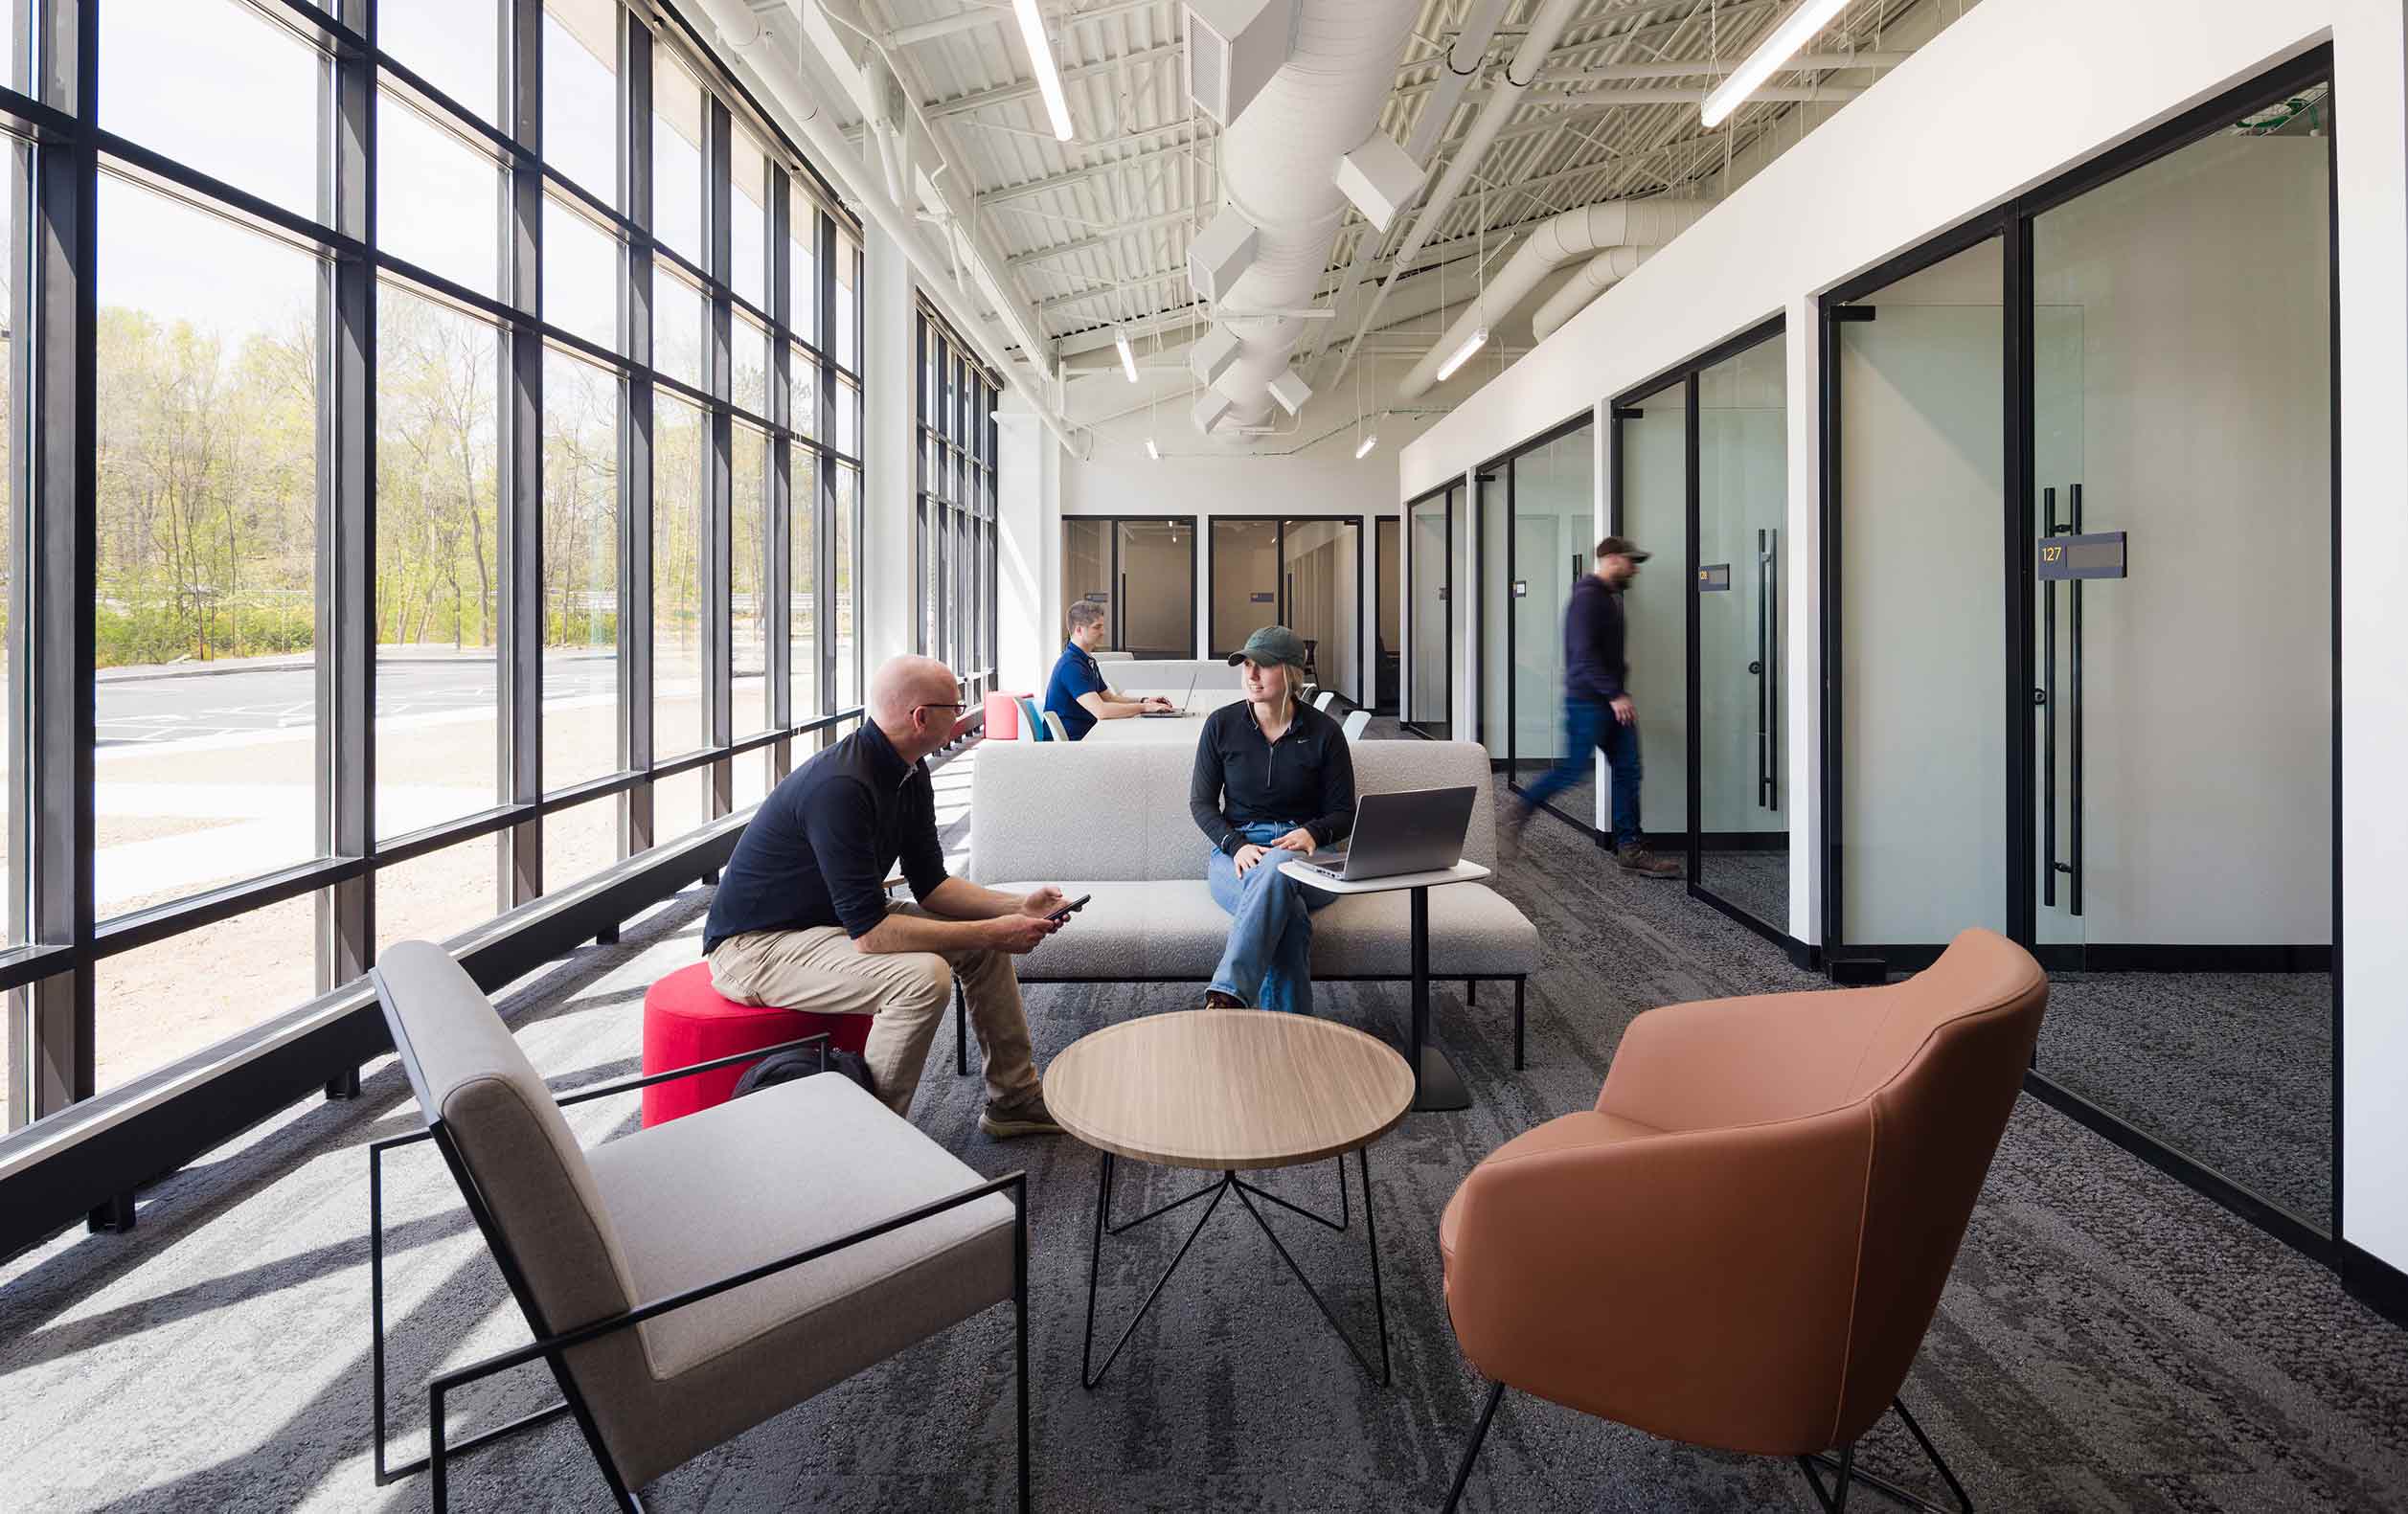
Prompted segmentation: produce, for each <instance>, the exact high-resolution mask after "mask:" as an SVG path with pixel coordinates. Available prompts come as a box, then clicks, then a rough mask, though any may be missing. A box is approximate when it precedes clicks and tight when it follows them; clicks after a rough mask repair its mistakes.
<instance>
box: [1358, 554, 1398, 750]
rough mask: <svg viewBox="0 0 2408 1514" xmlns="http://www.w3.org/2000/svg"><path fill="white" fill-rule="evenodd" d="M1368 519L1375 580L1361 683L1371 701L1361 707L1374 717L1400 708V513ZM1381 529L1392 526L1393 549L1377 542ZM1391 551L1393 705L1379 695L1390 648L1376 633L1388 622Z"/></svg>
mask: <svg viewBox="0 0 2408 1514" xmlns="http://www.w3.org/2000/svg"><path fill="white" fill-rule="evenodd" d="M1371 520H1372V545H1371V559H1372V574H1373V576H1374V580H1375V581H1374V583H1373V585H1372V596H1373V599H1372V652H1371V655H1372V663H1371V665H1370V671H1369V672H1367V673H1366V674H1365V675H1364V680H1363V683H1364V687H1365V688H1367V689H1370V690H1371V691H1372V702H1371V703H1370V704H1369V705H1367V706H1365V707H1364V708H1366V709H1368V710H1370V711H1371V712H1372V713H1374V714H1375V715H1393V714H1396V713H1398V712H1400V711H1402V710H1403V709H1404V677H1403V669H1404V633H1405V621H1404V597H1405V593H1404V591H1405V584H1404V516H1403V515H1402V514H1397V515H1374V516H1373V517H1372V518H1371ZM1382 527H1394V528H1395V529H1396V544H1395V546H1394V547H1393V548H1391V547H1389V546H1387V545H1385V544H1383V543H1382V541H1381V540H1380V528H1382ZM1391 551H1394V552H1395V554H1396V556H1397V645H1396V647H1395V655H1396V658H1397V700H1396V703H1394V704H1391V703H1389V702H1388V701H1387V700H1385V699H1382V698H1381V697H1380V696H1379V678H1380V674H1381V673H1382V672H1383V671H1384V670H1385V669H1384V667H1382V665H1381V661H1380V660H1381V659H1382V658H1384V657H1386V656H1388V655H1389V652H1390V649H1389V648H1388V647H1387V646H1386V645H1384V644H1382V643H1381V640H1380V634H1379V633H1380V628H1381V627H1382V626H1384V625H1386V624H1387V623H1388V554H1389V553H1390V552H1391Z"/></svg>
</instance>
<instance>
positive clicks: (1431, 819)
mask: <svg viewBox="0 0 2408 1514" xmlns="http://www.w3.org/2000/svg"><path fill="white" fill-rule="evenodd" d="M1477 792H1478V791H1477V790H1476V789H1474V788H1473V787H1472V786H1471V785H1470V784H1468V783H1466V784H1465V785H1463V786H1462V787H1461V788H1411V789H1404V790H1400V791H1399V792H1397V793H1393V794H1364V795H1360V796H1357V798H1356V799H1355V801H1354V833H1353V835H1352V836H1351V837H1349V838H1348V843H1347V847H1346V849H1345V850H1343V851H1317V852H1314V853H1313V854H1312V855H1311V856H1309V857H1306V858H1305V859H1304V862H1305V866H1306V867H1307V868H1311V869H1314V870H1317V871H1321V872H1326V873H1328V874H1329V876H1331V877H1333V878H1336V879H1339V880H1340V881H1342V882H1347V883H1354V882H1359V881H1361V880H1363V879H1367V878H1393V877H1396V876H1397V874H1399V873H1405V872H1436V871H1439V870H1442V869H1444V868H1451V867H1453V866H1454V865H1455V864H1456V863H1458V862H1461V861H1462V860H1463V857H1464V837H1465V835H1466V834H1467V833H1469V831H1470V829H1471V802H1472V799H1473V798H1474V796H1475V795H1476V794H1477Z"/></svg>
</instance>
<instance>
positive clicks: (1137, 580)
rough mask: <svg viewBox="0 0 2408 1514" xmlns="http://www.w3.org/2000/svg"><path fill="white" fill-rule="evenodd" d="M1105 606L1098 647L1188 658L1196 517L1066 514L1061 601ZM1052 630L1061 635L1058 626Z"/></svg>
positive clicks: (1065, 631)
mask: <svg viewBox="0 0 2408 1514" xmlns="http://www.w3.org/2000/svg"><path fill="white" fill-rule="evenodd" d="M1079 599H1084V600H1087V601H1088V602H1089V603H1092V604H1100V605H1102V606H1103V607H1104V611H1105V621H1104V625H1105V632H1104V640H1103V646H1102V648H1101V650H1105V651H1121V652H1126V653H1128V654H1129V655H1130V656H1132V657H1137V658H1185V657H1193V656H1194V655H1195V521H1194V519H1193V517H1191V516H1170V517H1161V516H1142V517H1138V518H1134V519H1123V518H1117V517H1106V516H1093V515H1090V516H1070V517H1067V518H1065V519H1064V520H1063V521H1062V605H1063V609H1064V613H1065V614H1067V612H1068V609H1069V606H1070V605H1071V604H1072V603H1074V602H1075V601H1077V600H1079ZM1054 634H1055V635H1057V636H1062V635H1067V634H1068V628H1067V626H1064V625H1057V626H1056V627H1054Z"/></svg>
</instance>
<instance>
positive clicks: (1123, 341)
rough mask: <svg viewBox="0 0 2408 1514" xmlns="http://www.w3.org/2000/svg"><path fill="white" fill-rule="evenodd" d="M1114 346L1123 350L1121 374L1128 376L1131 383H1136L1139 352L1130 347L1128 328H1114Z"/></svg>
mask: <svg viewBox="0 0 2408 1514" xmlns="http://www.w3.org/2000/svg"><path fill="white" fill-rule="evenodd" d="M1112 345H1113V346H1114V347H1117V348H1119V349H1120V350H1121V372H1123V373H1126V374H1128V381H1129V382H1130V383H1132V384H1134V383H1136V382H1137V350H1136V349H1135V348H1132V347H1130V346H1129V345H1128V331H1127V328H1124V327H1114V328H1112Z"/></svg>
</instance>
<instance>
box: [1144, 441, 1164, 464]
mask: <svg viewBox="0 0 2408 1514" xmlns="http://www.w3.org/2000/svg"><path fill="white" fill-rule="evenodd" d="M1146 456H1147V457H1149V458H1151V459H1153V460H1154V461H1155V462H1156V463H1160V462H1161V461H1162V448H1160V447H1158V446H1156V445H1154V439H1153V438H1151V437H1147V439H1146Z"/></svg>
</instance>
